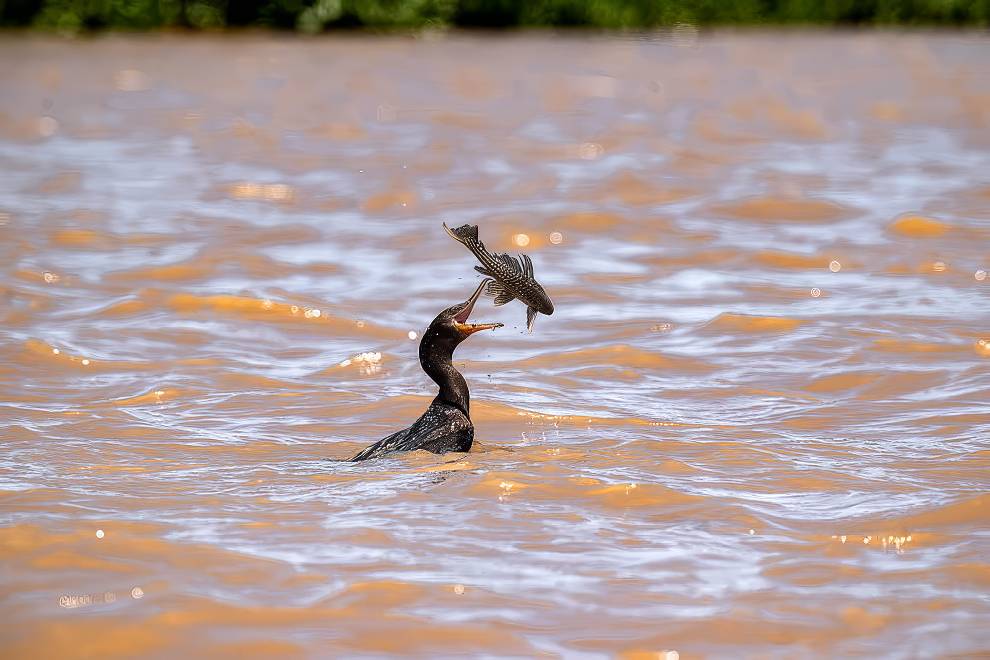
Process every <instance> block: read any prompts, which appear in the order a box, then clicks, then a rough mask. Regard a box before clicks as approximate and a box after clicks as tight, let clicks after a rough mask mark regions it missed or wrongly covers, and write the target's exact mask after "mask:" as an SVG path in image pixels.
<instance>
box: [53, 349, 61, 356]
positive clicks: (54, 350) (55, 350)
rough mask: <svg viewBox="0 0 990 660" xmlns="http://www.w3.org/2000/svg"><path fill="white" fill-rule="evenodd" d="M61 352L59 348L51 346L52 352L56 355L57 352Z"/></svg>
mask: <svg viewBox="0 0 990 660" xmlns="http://www.w3.org/2000/svg"><path fill="white" fill-rule="evenodd" d="M61 352H62V351H60V350H58V349H57V348H53V349H52V353H54V354H55V355H58V354H59V353H61Z"/></svg>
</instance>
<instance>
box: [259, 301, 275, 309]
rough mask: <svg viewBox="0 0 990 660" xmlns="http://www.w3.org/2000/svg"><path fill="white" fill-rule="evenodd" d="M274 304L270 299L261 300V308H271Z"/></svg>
mask: <svg viewBox="0 0 990 660" xmlns="http://www.w3.org/2000/svg"><path fill="white" fill-rule="evenodd" d="M274 306H275V303H273V302H272V301H271V300H268V299H265V300H262V301H261V309H271V308H272V307H274Z"/></svg>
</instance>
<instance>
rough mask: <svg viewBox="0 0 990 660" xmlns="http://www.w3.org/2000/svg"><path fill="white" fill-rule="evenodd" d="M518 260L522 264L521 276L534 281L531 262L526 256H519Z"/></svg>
mask: <svg viewBox="0 0 990 660" xmlns="http://www.w3.org/2000/svg"><path fill="white" fill-rule="evenodd" d="M519 258H520V259H522V263H523V275H525V276H526V277H528V278H529V279H531V280H532V279H535V278H534V277H533V260H532V259H530V258H529V255H528V254H520V255H519Z"/></svg>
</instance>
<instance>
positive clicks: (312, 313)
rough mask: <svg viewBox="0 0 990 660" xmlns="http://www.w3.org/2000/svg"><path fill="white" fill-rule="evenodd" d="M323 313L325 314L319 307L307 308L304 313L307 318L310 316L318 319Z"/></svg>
mask: <svg viewBox="0 0 990 660" xmlns="http://www.w3.org/2000/svg"><path fill="white" fill-rule="evenodd" d="M322 314H323V312H321V311H320V310H318V309H307V310H306V311H305V312H304V314H303V316H305V317H306V318H308V319H318V318H320V316H321V315H322Z"/></svg>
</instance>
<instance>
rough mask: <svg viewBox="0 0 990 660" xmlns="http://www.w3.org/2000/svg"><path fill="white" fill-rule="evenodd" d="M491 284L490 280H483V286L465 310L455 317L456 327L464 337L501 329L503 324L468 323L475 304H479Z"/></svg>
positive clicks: (473, 295)
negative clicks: (482, 331) (483, 331)
mask: <svg viewBox="0 0 990 660" xmlns="http://www.w3.org/2000/svg"><path fill="white" fill-rule="evenodd" d="M489 282H491V280H490V279H488V278H486V279H483V280H481V284H479V285H478V288H477V289H475V290H474V293H472V294H471V297H470V298H468V299H467V304H466V305H465V306H464V309H463V310H461V312H460V313H458V314H457V315H456V316H454V327H455V328H457V331H458V332H460V333H461V334H462V335H464V336H465V337H467V336H468V335H473V334H474V333H476V332H479V331H481V330H493V329H495V328H501V327H502V324H501V323H468V317H469V316H471V311H472V310H473V309H474V304H475V303H476V302H478V298H480V297H481V292H482V291H484V290H485V287H486V286H488V283H489Z"/></svg>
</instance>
